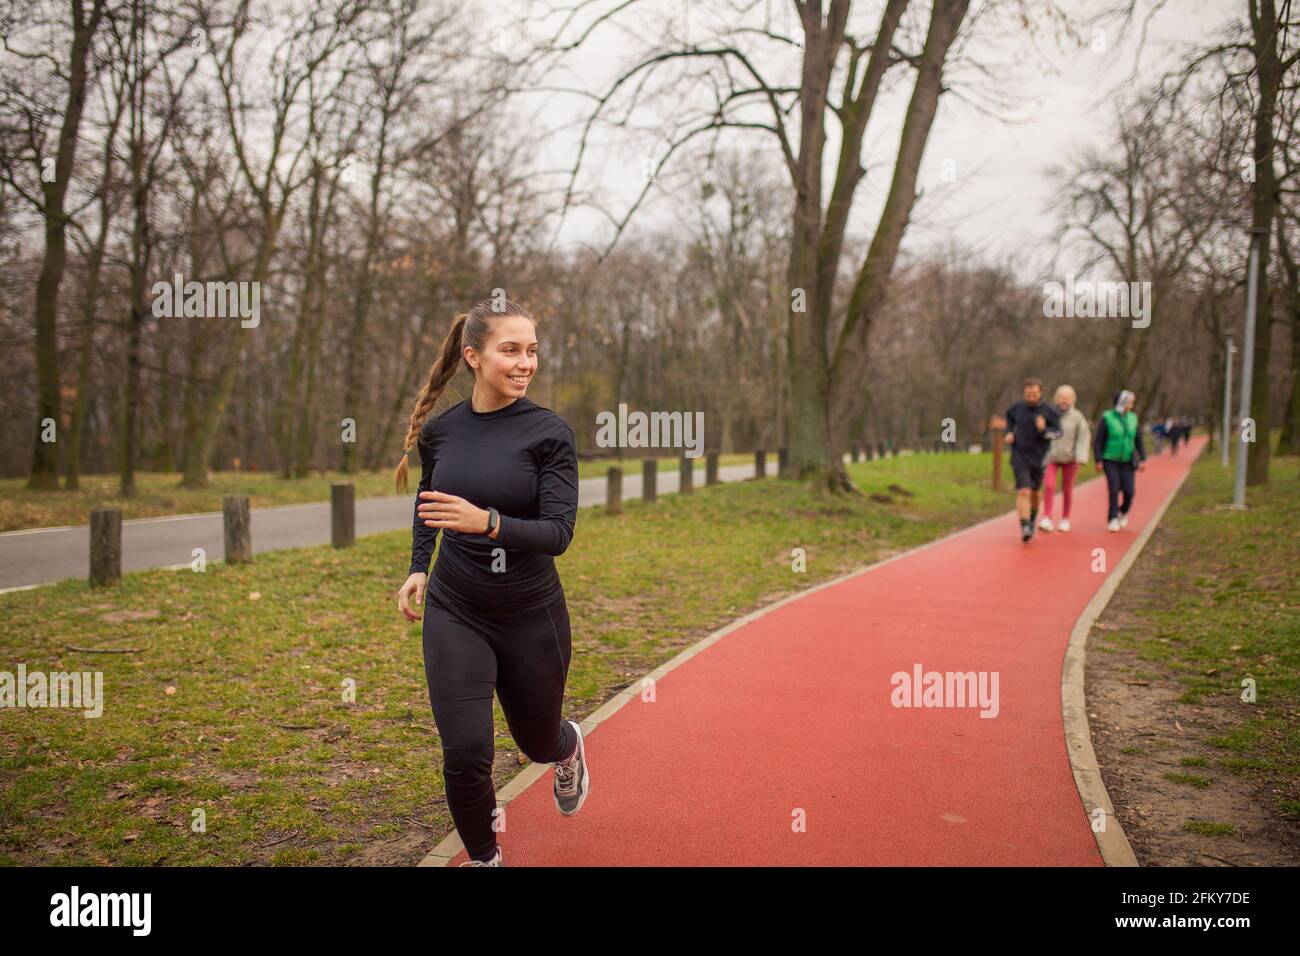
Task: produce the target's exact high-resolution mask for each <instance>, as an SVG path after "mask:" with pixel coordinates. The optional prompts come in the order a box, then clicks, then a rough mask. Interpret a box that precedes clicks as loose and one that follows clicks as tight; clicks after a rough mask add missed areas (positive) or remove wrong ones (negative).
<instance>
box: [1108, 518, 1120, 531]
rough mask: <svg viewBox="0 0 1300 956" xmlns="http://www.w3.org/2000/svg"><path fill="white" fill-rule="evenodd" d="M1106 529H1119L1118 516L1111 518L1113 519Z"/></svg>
mask: <svg viewBox="0 0 1300 956" xmlns="http://www.w3.org/2000/svg"><path fill="white" fill-rule="evenodd" d="M1106 530H1107V531H1118V530H1119V519H1118V518H1111V519H1110V524H1108V525H1106Z"/></svg>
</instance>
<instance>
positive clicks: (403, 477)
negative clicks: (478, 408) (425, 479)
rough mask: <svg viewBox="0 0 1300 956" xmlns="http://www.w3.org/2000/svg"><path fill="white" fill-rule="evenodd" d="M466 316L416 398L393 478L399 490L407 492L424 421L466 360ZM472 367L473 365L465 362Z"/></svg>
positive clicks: (461, 317) (459, 318) (455, 322)
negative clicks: (463, 344) (458, 362)
mask: <svg viewBox="0 0 1300 956" xmlns="http://www.w3.org/2000/svg"><path fill="white" fill-rule="evenodd" d="M466 317H467V316H466V314H465V313H464V312H462V313H461V314H460V315H458V316H456V318H455V319H454V320H453V321H452V323H451V330H450V331H448V333H447V337H446V338H445V339H444V340H443V342H442V351H441V352H440V353H439V354H438V357H437V359H435V360H434V363H433V365H431V366H430V367H429V378H428V380H427V381H426V382H425V383H424V387H423V388H421V389H420V393H419V394H418V395H416V397H415V407H414V408H413V409H412V410H411V420H410V423H409V424H408V425H407V427H406V440H405V441H404V442H403V444H402V460H401V461H400V462H398V464H397V472H396V474H395V475H394V476H393V477H394V484H395V485H396V487H397V490H398V491H400V492H402V493H403V494H405V493H406V491H407V489H408V481H407V475H408V472H409V471H410V455H411V449H412V448H414V447H415V443H416V442H417V441H419V440H420V426H422V425H423V424H424V420H425V419H426V418H428V417H429V412H431V411H433V406H434V405H435V404H436V403H437V401H438V396H439V395H441V394H442V390H443V389H444V388H446V387H447V383H448V382H450V381H451V377H452V376H453V375H455V374H456V360H457V359H458V358H460V359H462V360H463V358H464V355H463V350H462V348H461V336H462V334H463V333H464V330H465V319H466ZM465 364H466V366H467V367H468V365H469V363H468V362H466V363H465Z"/></svg>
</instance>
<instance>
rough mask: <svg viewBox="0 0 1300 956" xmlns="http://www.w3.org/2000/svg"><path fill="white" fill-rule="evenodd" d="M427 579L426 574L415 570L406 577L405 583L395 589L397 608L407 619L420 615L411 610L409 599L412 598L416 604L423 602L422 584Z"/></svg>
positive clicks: (416, 618) (415, 618) (413, 619)
mask: <svg viewBox="0 0 1300 956" xmlns="http://www.w3.org/2000/svg"><path fill="white" fill-rule="evenodd" d="M428 580H429V576H428V575H427V574H425V573H424V572H422V571H415V572H412V574H411V576H410V577H409V578H407V579H406V583H405V584H403V585H402V586H401V587H400V588H398V589H397V609H398V610H399V611H401V612H402V616H403V617H405V618H406V619H407V620H408V621H418V620H419V619H420V616H419V615H418V614H416V613H415V612H414V611H412V610H411V599H412V598H414V599H415V603H416V604H423V603H424V585H425V583H426V582H428Z"/></svg>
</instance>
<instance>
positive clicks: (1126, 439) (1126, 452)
mask: <svg viewBox="0 0 1300 956" xmlns="http://www.w3.org/2000/svg"><path fill="white" fill-rule="evenodd" d="M1136 401H1137V399H1136V396H1134V394H1133V393H1132V392H1130V391H1129V390H1128V389H1121V390H1120V391H1118V392H1116V393H1115V404H1114V407H1113V408H1108V409H1106V410H1105V411H1104V412H1102V413H1101V418H1100V419H1099V420H1098V422H1097V432H1096V435H1095V437H1094V438H1093V441H1092V451H1093V455H1094V456H1095V457H1096V459H1097V470H1098V471H1102V470H1105V472H1106V489H1107V492H1108V505H1107V508H1108V510H1107V513H1106V517H1107V519H1108V521H1107V525H1106V527H1107V530H1109V531H1118V530H1119V529H1120V528H1124V527H1127V526H1128V513H1129V509H1131V508H1132V507H1133V492H1134V485H1135V484H1136V482H1135V480H1134V473H1135V472H1137V471H1141V470H1142V469H1144V468H1145V467H1146V459H1147V453H1146V449H1145V448H1143V447H1142V429H1141V428H1140V427H1139V425H1138V417H1137V414H1136V413H1135V412H1134V411H1133V405H1134V403H1135V402H1136ZM1121 497H1122V500H1121Z"/></svg>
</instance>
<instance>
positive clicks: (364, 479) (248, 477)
mask: <svg viewBox="0 0 1300 956" xmlns="http://www.w3.org/2000/svg"><path fill="white" fill-rule="evenodd" d="M647 457H648V456H647ZM753 460H754V456H753V455H722V456H720V457H719V459H718V464H719V466H720V467H725V466H727V465H740V464H745V463H749V462H753ZM678 461H679V459H678V458H676V457H674V456H671V455H670V456H667V457H664V458H660V459H659V471H660V472H661V473H663V472H665V471H667V470H669V469H670V468H673V469H675V468H677V467H678V464H677V463H678ZM614 464H618V461H617V460H616V459H613V458H609V459H591V460H589V461H581V462H579V463H578V477H579V479H583V478H600V477H603V476H604V475H605V474H606V473H607V472H608V470H609V466H610V465H614ZM767 467H768V470H769V473H772V472H774V471H775V469H776V453H775V452H772V453H770V454H769V455H768V466H767ZM695 469H696V471H697V472H698V474H697V477H696V479H695V481H696V484H701V483H702V482H703V481H704V458H703V456H701V457H700V459H699V460H698V461H697V462H696V463H695ZM623 470H624V474H637V475H639V474H641V458H640V457H629V458H626V459H624V464H623ZM419 480H420V474H419V471H418V469H416V467H415V465H414V463H413V464H412V477H411V487H412V492H411V493H412V494H414V493H415V492H414V487H415V484H416V483H417V482H418V481H419ZM341 481H350V482H352V483H353V484H355V485H356V487H357V497H358V498H375V497H382V496H384V495H392V494H396V492H395V491H394V490H393V469H391V468H385V469H383V470H381V471H365V472H358V473H356V474H352V475H345V474H344V473H342V472H336V471H326V472H317V473H314V474H312V475H311V476H310V477H308V478H294V479H290V480H285V479H281V478H279V477H277V476H276V475H275V474H274V473H273V472H264V471H263V472H259V471H219V472H213V473H212V475H211V480H210V483H209V485H208V487H207V488H193V489H192V488H181V487H179V484H180V475H179V474H178V473H175V472H155V471H142V472H137V473H136V487H137V489H138V490H137V493H136V497H135V498H131V499H127V498H120V497H118V495H117V489H118V484H119V482H118V476H117V475H83V476H82V477H81V490H79V491H29V490H27V489H26V488H25V487H24V485H25V484H26V483H27V479H26V478H0V532H4V531H21V530H24V529H27V528H53V527H64V526H67V525H79V524H88V523H89V522H90V511H91V509H92V508H121V509H122V517H123V518H124V519H131V518H156V517H159V516H162V515H178V514H192V513H195V512H203V511H220V510H221V498H222V496H223V495H248V496H249V505H250V507H253V508H268V507H271V506H272V505H296V504H303V503H305V502H310V501H329V498H330V485H331V484H333V483H334V482H341Z"/></svg>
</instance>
